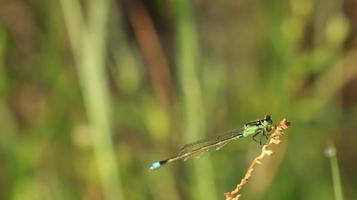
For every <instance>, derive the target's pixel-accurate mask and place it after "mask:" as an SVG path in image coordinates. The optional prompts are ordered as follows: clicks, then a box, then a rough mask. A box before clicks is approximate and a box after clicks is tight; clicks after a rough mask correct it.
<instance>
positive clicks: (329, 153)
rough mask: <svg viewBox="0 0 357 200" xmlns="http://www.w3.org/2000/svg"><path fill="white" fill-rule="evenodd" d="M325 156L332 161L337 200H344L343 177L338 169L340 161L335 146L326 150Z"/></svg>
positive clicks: (330, 146)
mask: <svg viewBox="0 0 357 200" xmlns="http://www.w3.org/2000/svg"><path fill="white" fill-rule="evenodd" d="M325 154H326V156H327V157H328V158H329V160H330V165H331V174H332V182H333V191H334V194H335V200H343V194H342V184H341V176H340V170H339V167H338V161H337V155H336V154H337V153H336V148H335V146H334V145H333V144H330V145H329V146H328V147H327V148H326V150H325Z"/></svg>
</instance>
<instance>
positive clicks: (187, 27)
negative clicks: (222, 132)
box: [173, 0, 217, 200]
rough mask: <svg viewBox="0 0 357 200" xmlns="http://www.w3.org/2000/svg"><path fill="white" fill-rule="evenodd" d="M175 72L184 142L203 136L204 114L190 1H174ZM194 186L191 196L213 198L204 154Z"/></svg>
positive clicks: (214, 195) (208, 162)
mask: <svg viewBox="0 0 357 200" xmlns="http://www.w3.org/2000/svg"><path fill="white" fill-rule="evenodd" d="M173 7H174V8H175V9H176V20H177V47H178V50H177V51H178V52H177V54H178V57H177V62H178V70H179V71H178V74H179V79H180V86H181V89H182V96H183V102H184V107H185V113H186V131H184V133H185V135H184V137H185V140H186V142H190V141H191V142H192V141H195V140H197V139H199V138H203V133H204V132H205V131H204V127H205V123H204V122H205V114H204V106H203V101H202V94H201V92H202V91H201V88H200V83H199V79H198V75H197V72H198V71H199V70H197V64H198V63H197V62H196V61H197V60H198V59H199V51H198V42H197V41H198V40H197V38H196V36H197V33H196V31H195V25H194V17H193V9H192V5H191V1H188V0H176V1H174V5H173ZM194 168H195V173H194V179H195V183H196V184H195V186H194V187H192V190H193V191H192V194H194V195H196V196H194V197H193V198H194V199H202V200H203V199H204V200H209V199H216V197H217V195H216V194H217V192H216V191H215V186H214V181H213V170H212V164H211V162H210V160H209V158H208V157H203V158H201V159H199V160H197V161H195V164H194Z"/></svg>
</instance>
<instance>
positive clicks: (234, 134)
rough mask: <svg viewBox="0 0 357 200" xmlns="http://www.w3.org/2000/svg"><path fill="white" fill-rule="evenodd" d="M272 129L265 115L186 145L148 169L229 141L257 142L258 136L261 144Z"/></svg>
mask: <svg viewBox="0 0 357 200" xmlns="http://www.w3.org/2000/svg"><path fill="white" fill-rule="evenodd" d="M272 129H273V120H272V117H271V116H270V115H266V116H265V117H264V118H263V119H258V120H254V121H250V122H248V123H246V124H245V125H244V127H243V128H240V129H235V130H231V131H227V132H225V133H223V134H222V135H219V136H217V137H215V138H211V139H205V140H199V141H197V142H194V143H191V144H186V145H184V146H183V147H182V148H181V149H180V151H179V153H178V154H177V155H176V156H174V157H172V158H169V159H166V160H162V161H158V162H154V163H153V164H152V165H151V166H150V169H151V170H155V169H158V168H160V167H161V166H163V165H165V164H167V163H171V162H174V161H178V160H187V159H188V158H191V157H195V156H198V155H200V154H201V153H204V152H207V151H212V150H218V149H220V148H222V147H223V146H224V145H226V144H227V143H229V142H230V141H232V140H236V139H238V138H243V137H248V136H252V138H253V140H255V141H257V140H256V137H257V136H258V135H259V136H260V140H259V143H260V144H262V138H263V137H265V138H266V139H268V136H269V135H270V132H271V131H272Z"/></svg>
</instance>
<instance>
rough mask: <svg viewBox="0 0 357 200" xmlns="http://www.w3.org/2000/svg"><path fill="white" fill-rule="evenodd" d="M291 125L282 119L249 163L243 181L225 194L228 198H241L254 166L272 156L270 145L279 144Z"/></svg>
mask: <svg viewBox="0 0 357 200" xmlns="http://www.w3.org/2000/svg"><path fill="white" fill-rule="evenodd" d="M289 126H290V122H289V121H288V120H286V119H283V120H281V121H280V123H279V125H278V126H275V127H274V132H273V134H272V135H271V137H270V139H269V142H268V143H267V144H266V145H263V147H262V152H261V154H260V155H259V156H257V157H256V158H255V159H254V160H253V162H252V163H251V164H250V165H249V168H248V170H247V172H246V173H245V175H244V177H243V179H242V180H241V182H240V183H239V184H238V185H237V187H236V188H235V189H234V190H233V191H232V192H226V193H225V194H224V195H225V196H226V200H239V198H240V196H241V195H240V194H239V192H240V190H241V189H242V188H243V187H244V185H246V184H247V183H248V181H249V178H250V177H251V176H252V172H253V171H254V167H255V165H256V164H261V159H263V158H264V157H265V156H266V155H267V156H270V155H271V154H272V153H273V151H272V150H269V149H268V147H269V146H271V145H272V144H279V143H280V137H281V136H283V135H284V130H285V129H287V128H288V127H289Z"/></svg>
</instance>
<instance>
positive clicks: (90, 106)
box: [61, 0, 123, 200]
mask: <svg viewBox="0 0 357 200" xmlns="http://www.w3.org/2000/svg"><path fill="white" fill-rule="evenodd" d="M61 4H62V7H63V13H64V18H65V22H66V25H67V29H68V32H69V38H70V42H71V45H72V48H73V52H74V55H75V61H76V64H77V70H78V76H79V81H80V83H81V86H82V92H83V100H84V103H85V108H86V110H87V115H88V121H89V127H90V137H91V142H92V145H93V148H94V154H95V159H96V163H97V168H98V173H99V178H100V181H101V185H102V187H103V193H104V197H105V199H107V200H114V199H115V200H118V199H119V200H120V199H123V197H122V192H121V191H122V189H121V183H120V181H119V171H118V164H117V161H116V156H115V151H114V147H113V141H112V140H111V119H110V118H111V117H110V112H109V111H110V109H109V108H110V95H109V88H108V86H107V83H106V80H107V77H106V74H105V55H106V46H105V44H106V36H107V27H106V25H107V23H108V14H109V10H110V9H109V8H110V1H109V0H101V1H98V0H91V1H89V2H88V15H87V16H88V19H87V24H84V22H83V18H82V17H81V16H83V15H81V14H80V11H81V9H80V7H79V2H78V1H75V0H61ZM72 11H76V12H79V13H76V14H73V13H72ZM81 28H82V29H81ZM78 34H80V35H78Z"/></svg>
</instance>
